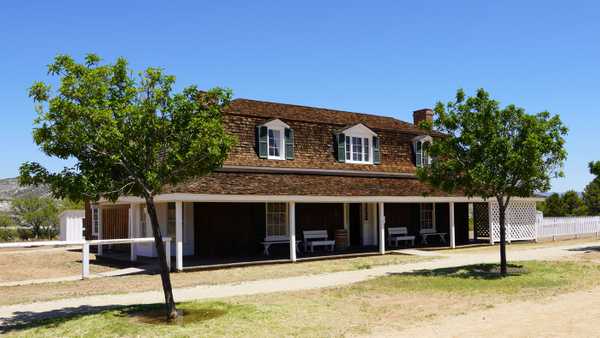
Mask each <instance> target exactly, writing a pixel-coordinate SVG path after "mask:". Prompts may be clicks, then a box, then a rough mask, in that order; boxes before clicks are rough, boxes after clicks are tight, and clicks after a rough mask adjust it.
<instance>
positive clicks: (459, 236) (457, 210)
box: [454, 203, 469, 244]
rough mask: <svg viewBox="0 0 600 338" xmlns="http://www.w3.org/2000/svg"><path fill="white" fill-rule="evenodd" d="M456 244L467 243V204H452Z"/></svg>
mask: <svg viewBox="0 0 600 338" xmlns="http://www.w3.org/2000/svg"><path fill="white" fill-rule="evenodd" d="M454 229H455V236H456V244H467V243H469V203H454Z"/></svg>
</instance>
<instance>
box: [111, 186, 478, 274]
mask: <svg viewBox="0 0 600 338" xmlns="http://www.w3.org/2000/svg"><path fill="white" fill-rule="evenodd" d="M172 195H175V194H172ZM253 197H254V199H258V198H257V196H253ZM259 198H260V197H259ZM227 199H228V200H223V197H221V198H220V199H216V198H214V196H213V198H212V199H208V198H207V197H206V196H165V195H161V196H159V197H158V198H157V211H158V216H159V222H160V225H161V230H162V233H163V236H165V237H167V236H168V237H171V238H172V239H173V245H172V246H171V255H172V257H173V259H174V264H173V267H174V269H175V270H177V271H181V270H184V269H186V268H197V267H208V268H209V267H218V266H228V265H248V264H262V263H276V262H280V261H293V262H295V261H298V260H307V259H308V260H310V259H320V258H334V257H351V256H354V255H370V254H385V253H386V252H389V251H391V250H396V249H399V248H405V247H418V248H423V247H425V248H430V247H450V248H454V247H457V246H461V245H467V244H470V243H473V242H474V241H478V242H484V243H489V240H488V239H486V238H475V236H474V233H473V232H470V231H469V218H470V214H471V212H470V210H472V207H470V206H469V205H470V204H471V203H473V201H470V200H467V199H465V198H461V197H457V198H450V197H444V198H440V197H438V198H432V197H410V198H407V197H404V198H395V200H391V201H377V200H374V199H373V198H371V199H370V200H369V198H362V199H359V198H356V197H349V198H339V197H337V198H319V199H315V198H307V197H304V198H299V197H296V198H295V200H293V201H290V200H289V199H291V198H290V197H287V196H265V197H263V198H261V199H260V200H248V199H249V198H248V196H246V198H245V199H242V198H239V199H238V200H232V199H231V197H229V198H227ZM123 202H127V203H121V204H122V206H123V207H125V206H126V207H128V220H127V221H128V222H127V223H128V226H127V228H128V229H127V231H128V234H129V237H130V238H137V237H147V236H148V235H150V234H151V229H150V222H149V220H148V216H147V213H146V211H145V206H144V204H143V203H140V201H123ZM479 202H480V203H481V201H479ZM100 207H101V208H102V207H109V205H108V204H106V205H104V206H103V205H100ZM100 214H102V213H100ZM100 227H101V226H100ZM398 228H403V229H404V233H403V236H408V237H409V238H413V240H412V241H411V240H408V241H394V240H393V237H394V236H395V233H394V229H398ZM315 233H318V234H319V235H320V236H321V237H316V238H314V237H311V234H312V235H315ZM315 242H316V244H315ZM138 256H141V257H155V256H156V252H155V249H154V246H153V244H152V243H147V244H146V243H144V244H132V245H131V248H130V259H131V260H137V259H138Z"/></svg>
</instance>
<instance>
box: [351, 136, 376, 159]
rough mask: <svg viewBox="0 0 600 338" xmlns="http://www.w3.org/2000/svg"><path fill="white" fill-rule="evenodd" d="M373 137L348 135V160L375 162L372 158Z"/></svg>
mask: <svg viewBox="0 0 600 338" xmlns="http://www.w3.org/2000/svg"><path fill="white" fill-rule="evenodd" d="M371 142H372V141H371V138H370V137H362V136H350V135H346V162H349V163H373V162H372V161H371V160H370V159H371V154H370V151H371V147H370V145H371Z"/></svg>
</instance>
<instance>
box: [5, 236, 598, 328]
mask: <svg viewBox="0 0 600 338" xmlns="http://www.w3.org/2000/svg"><path fill="white" fill-rule="evenodd" d="M591 246H596V247H597V246H600V242H598V241H591V242H586V243H578V244H572V245H557V246H552V247H545V248H524V249H520V248H518V247H512V248H510V249H509V251H508V258H509V260H512V261H521V260H550V259H556V258H561V257H565V256H569V255H575V254H577V253H579V252H581V250H582V249H584V248H586V247H591ZM497 261H498V253H497V252H496V251H493V252H489V253H471V254H470V253H448V254H447V255H446V257H445V258H440V259H436V260H433V261H427V262H416V263H407V264H400V265H387V266H379V267H374V268H372V269H368V270H354V271H344V272H334V273H325V274H320V275H310V276H298V277H288V278H278V279H267V280H259V281H251V282H242V283H232V284H221V285H201V286H197V287H191V288H181V289H174V290H173V291H174V296H175V299H176V300H177V301H179V302H181V301H190V300H202V299H215V298H225V297H232V296H241V295H253V294H261V293H271V292H284V291H298V290H306V289H315V288H326V287H334V286H342V285H348V284H352V283H356V282H360V281H364V280H367V279H371V278H376V277H380V276H385V275H388V274H395V273H405V272H413V271H417V270H430V269H438V268H447V267H455V266H462V265H469V264H479V263H495V262H497ZM163 301H164V296H163V293H162V290H157V291H149V292H139V293H129V294H119V295H100V296H87V297H80V298H69V299H61V300H54V301H48V302H39V303H32V304H18V305H9V306H2V307H0V326H4V325H11V326H12V325H15V324H19V323H27V322H30V321H31V320H34V319H40V318H49V317H55V316H64V315H66V314H72V313H83V312H96V311H101V310H104V309H108V308H111V307H115V306H122V305H133V304H151V303H159V302H163Z"/></svg>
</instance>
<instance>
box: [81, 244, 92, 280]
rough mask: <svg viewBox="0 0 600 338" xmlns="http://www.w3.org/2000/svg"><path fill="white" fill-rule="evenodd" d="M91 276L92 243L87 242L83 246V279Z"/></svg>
mask: <svg viewBox="0 0 600 338" xmlns="http://www.w3.org/2000/svg"><path fill="white" fill-rule="evenodd" d="M89 277H90V244H89V243H87V242H85V243H83V245H82V248H81V279H86V278H89Z"/></svg>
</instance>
